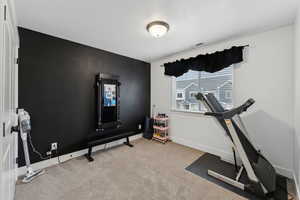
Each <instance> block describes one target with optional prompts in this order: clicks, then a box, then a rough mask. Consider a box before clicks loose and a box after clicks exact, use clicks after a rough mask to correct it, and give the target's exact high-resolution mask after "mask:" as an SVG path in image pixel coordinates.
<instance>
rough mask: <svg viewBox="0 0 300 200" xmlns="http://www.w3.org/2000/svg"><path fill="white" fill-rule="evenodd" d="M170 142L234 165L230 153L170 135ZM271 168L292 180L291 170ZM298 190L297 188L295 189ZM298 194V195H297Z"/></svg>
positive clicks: (277, 167)
mask: <svg viewBox="0 0 300 200" xmlns="http://www.w3.org/2000/svg"><path fill="white" fill-rule="evenodd" d="M170 138H171V140H172V142H174V143H177V144H181V145H184V146H188V147H191V148H193V149H197V150H200V151H203V152H207V153H210V154H213V155H217V156H220V158H221V160H223V161H225V162H229V163H231V164H233V163H234V160H233V156H232V153H231V152H230V153H229V152H226V151H224V150H220V149H217V148H214V147H209V146H206V145H201V144H198V143H197V144H195V142H193V141H191V140H186V139H182V138H179V137H174V136H173V137H172V135H171V136H170ZM273 167H274V168H275V170H276V172H277V173H278V174H280V175H282V176H285V177H288V178H290V179H293V171H292V170H291V169H287V168H284V167H281V166H278V165H273ZM297 188H299V187H297ZM299 194H300V193H299Z"/></svg>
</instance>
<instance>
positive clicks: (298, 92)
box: [294, 11, 300, 189]
mask: <svg viewBox="0 0 300 200" xmlns="http://www.w3.org/2000/svg"><path fill="white" fill-rule="evenodd" d="M294 74H295V76H294V78H295V140H294V141H295V144H294V146H295V149H294V156H295V157H294V171H295V176H296V177H295V180H296V183H297V186H298V189H300V188H299V181H300V11H298V16H297V19H296V21H295V73H294Z"/></svg>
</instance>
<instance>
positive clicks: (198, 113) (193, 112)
mask: <svg viewBox="0 0 300 200" xmlns="http://www.w3.org/2000/svg"><path fill="white" fill-rule="evenodd" d="M171 112H176V113H187V114H196V115H204V113H205V111H187V110H179V109H174V108H173V109H171Z"/></svg>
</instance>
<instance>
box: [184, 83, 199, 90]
mask: <svg viewBox="0 0 300 200" xmlns="http://www.w3.org/2000/svg"><path fill="white" fill-rule="evenodd" d="M192 85H195V86H198V84H196V83H194V82H192V83H190V84H188V85H187V86H185V87H184V88H183V89H181V90H184V91H185V90H186V89H187V88H189V87H191V86H192Z"/></svg>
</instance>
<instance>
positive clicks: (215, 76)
mask: <svg viewBox="0 0 300 200" xmlns="http://www.w3.org/2000/svg"><path fill="white" fill-rule="evenodd" d="M221 76H230V74H221V75H214V76H213V75H212V76H206V77H205V76H201V79H206V78H217V77H221ZM190 80H197V79H195V78H192V79H182V80H178V81H190Z"/></svg>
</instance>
